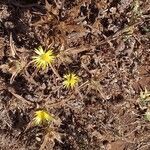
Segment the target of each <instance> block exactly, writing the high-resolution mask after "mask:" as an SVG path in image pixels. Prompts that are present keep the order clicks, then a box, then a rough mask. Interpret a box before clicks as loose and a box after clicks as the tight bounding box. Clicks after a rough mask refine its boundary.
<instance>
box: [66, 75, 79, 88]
mask: <svg viewBox="0 0 150 150" xmlns="http://www.w3.org/2000/svg"><path fill="white" fill-rule="evenodd" d="M63 79H64V81H63V85H64V87H65V88H68V89H70V88H71V89H73V88H74V87H75V86H76V85H77V84H78V82H79V80H80V78H79V77H78V76H77V75H76V74H75V73H69V74H65V75H64V77H63Z"/></svg>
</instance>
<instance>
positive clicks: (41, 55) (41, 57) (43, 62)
mask: <svg viewBox="0 0 150 150" xmlns="http://www.w3.org/2000/svg"><path fill="white" fill-rule="evenodd" d="M35 53H36V54H37V56H33V57H32V59H33V62H34V63H35V65H36V66H37V68H42V69H43V70H45V69H46V68H47V67H48V66H49V65H50V64H51V63H52V62H53V61H54V59H55V57H56V56H55V55H54V53H53V51H52V50H48V51H44V50H43V48H42V47H41V46H40V47H39V48H37V49H35Z"/></svg>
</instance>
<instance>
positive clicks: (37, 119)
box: [33, 110, 54, 125]
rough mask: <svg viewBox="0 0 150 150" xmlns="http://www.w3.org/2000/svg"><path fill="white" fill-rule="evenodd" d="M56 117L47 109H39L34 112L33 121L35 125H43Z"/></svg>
mask: <svg viewBox="0 0 150 150" xmlns="http://www.w3.org/2000/svg"><path fill="white" fill-rule="evenodd" d="M53 119H54V118H53V117H52V116H51V115H50V114H49V113H48V112H47V111H45V110H37V111H35V113H34V118H33V123H34V124H35V125H42V124H45V123H49V122H50V121H52V120H53Z"/></svg>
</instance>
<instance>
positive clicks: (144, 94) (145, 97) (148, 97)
mask: <svg viewBox="0 0 150 150" xmlns="http://www.w3.org/2000/svg"><path fill="white" fill-rule="evenodd" d="M140 99H141V101H144V102H146V101H147V102H148V101H150V92H149V91H148V90H147V89H146V88H145V91H141V92H140Z"/></svg>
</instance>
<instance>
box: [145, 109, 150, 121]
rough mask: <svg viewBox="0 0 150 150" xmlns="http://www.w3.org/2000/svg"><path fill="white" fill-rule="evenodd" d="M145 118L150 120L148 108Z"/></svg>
mask: <svg viewBox="0 0 150 150" xmlns="http://www.w3.org/2000/svg"><path fill="white" fill-rule="evenodd" d="M145 119H146V120H148V121H150V111H148V110H147V111H146V113H145Z"/></svg>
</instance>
